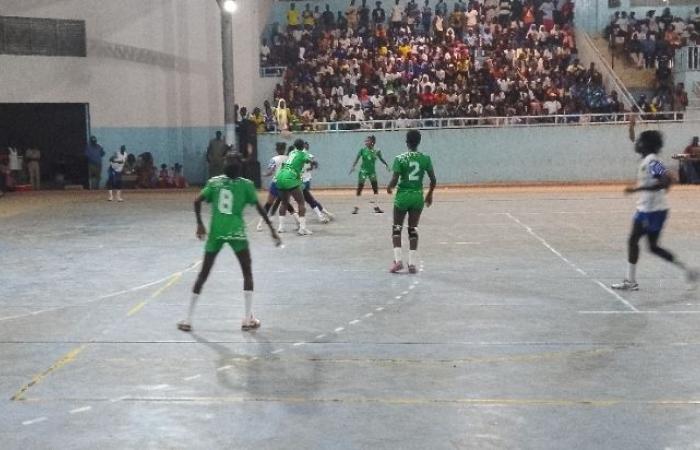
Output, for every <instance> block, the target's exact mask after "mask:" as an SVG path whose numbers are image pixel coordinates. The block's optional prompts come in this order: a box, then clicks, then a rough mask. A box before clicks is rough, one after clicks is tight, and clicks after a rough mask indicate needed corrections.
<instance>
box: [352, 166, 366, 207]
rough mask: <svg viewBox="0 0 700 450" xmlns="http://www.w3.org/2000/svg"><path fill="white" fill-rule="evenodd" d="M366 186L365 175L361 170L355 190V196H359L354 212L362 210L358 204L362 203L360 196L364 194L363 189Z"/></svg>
mask: <svg viewBox="0 0 700 450" xmlns="http://www.w3.org/2000/svg"><path fill="white" fill-rule="evenodd" d="M364 188H365V177H364V175H363V174H362V171H360V173H359V175H358V176H357V191H355V197H357V203H355V207H354V208H353V209H352V213H353V214H357V213H358V212H359V211H360V207H359V206H358V205H359V203H360V196H362V190H363V189H364Z"/></svg>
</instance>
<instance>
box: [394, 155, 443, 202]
mask: <svg viewBox="0 0 700 450" xmlns="http://www.w3.org/2000/svg"><path fill="white" fill-rule="evenodd" d="M432 168H433V163H432V161H431V160H430V156H428V155H426V154H424V153H421V152H406V153H402V154H400V155H399V156H397V157H396V158H395V159H394V165H393V168H392V170H393V171H394V172H395V173H398V174H399V183H398V187H397V189H396V198H395V199H394V205H395V206H396V207H397V208H398V209H401V210H408V209H422V208H423V177H424V176H425V173H426V172H427V171H428V170H432Z"/></svg>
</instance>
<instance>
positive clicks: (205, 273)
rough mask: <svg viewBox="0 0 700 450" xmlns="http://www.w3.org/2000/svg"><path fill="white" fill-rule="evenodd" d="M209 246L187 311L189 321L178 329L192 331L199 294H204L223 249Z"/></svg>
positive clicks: (181, 322) (180, 324)
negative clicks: (203, 288) (220, 251)
mask: <svg viewBox="0 0 700 450" xmlns="http://www.w3.org/2000/svg"><path fill="white" fill-rule="evenodd" d="M207 246H208V247H209V249H205V251H204V261H203V262H202V268H201V269H200V271H199V275H197V280H196V281H195V282H194V287H193V288H192V296H191V297H190V307H189V309H188V310H187V319H185V320H182V321H180V322H178V324H177V327H178V328H179V329H180V330H182V331H191V330H192V317H193V316H194V307H195V305H196V304H197V300H199V294H200V293H201V292H202V287H203V286H204V283H205V282H206V281H207V278H209V273H210V272H211V268H212V267H213V266H214V261H215V260H216V255H218V254H219V249H220V248H221V246H218V247H219V249H216V248H213V245H210V243H207ZM210 250H211V251H210Z"/></svg>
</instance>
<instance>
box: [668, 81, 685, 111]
mask: <svg viewBox="0 0 700 450" xmlns="http://www.w3.org/2000/svg"><path fill="white" fill-rule="evenodd" d="M672 102H673V105H672V108H673V110H674V111H677V112H681V113H682V112H683V111H685V108H687V107H688V93H687V92H685V85H684V84H683V83H678V84H677V85H676V88H675V89H674V90H673V97H672ZM678 118H679V119H683V114H678Z"/></svg>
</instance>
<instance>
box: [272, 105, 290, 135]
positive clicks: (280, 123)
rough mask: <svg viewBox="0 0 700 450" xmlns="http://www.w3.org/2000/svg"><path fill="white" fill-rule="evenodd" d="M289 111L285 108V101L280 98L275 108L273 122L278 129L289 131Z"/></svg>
mask: <svg viewBox="0 0 700 450" xmlns="http://www.w3.org/2000/svg"><path fill="white" fill-rule="evenodd" d="M290 116H291V112H290V111H289V109H288V108H287V102H286V101H285V100H284V99H280V100H279V101H278V102H277V108H275V122H276V123H277V129H278V131H289V123H290Z"/></svg>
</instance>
